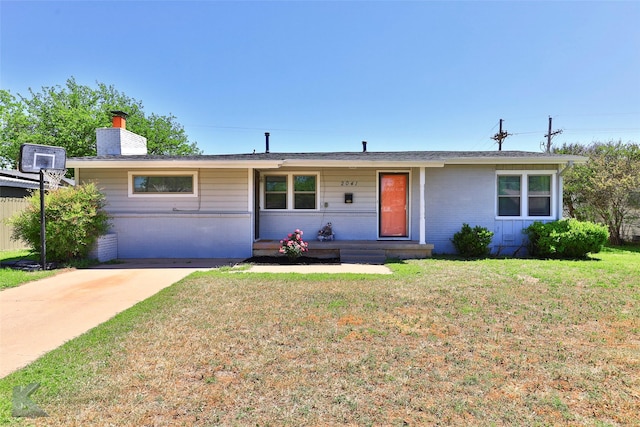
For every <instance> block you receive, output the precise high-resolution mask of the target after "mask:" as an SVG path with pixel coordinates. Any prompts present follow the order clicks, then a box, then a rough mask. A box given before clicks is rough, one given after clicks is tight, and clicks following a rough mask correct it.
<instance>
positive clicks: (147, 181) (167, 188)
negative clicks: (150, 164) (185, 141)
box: [128, 171, 198, 197]
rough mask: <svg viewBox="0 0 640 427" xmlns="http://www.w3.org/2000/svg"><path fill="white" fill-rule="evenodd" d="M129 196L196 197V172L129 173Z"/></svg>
mask: <svg viewBox="0 0 640 427" xmlns="http://www.w3.org/2000/svg"><path fill="white" fill-rule="evenodd" d="M128 181H129V183H128V186H129V196H130V197H136V196H142V197H144V196H166V197H176V196H179V197H193V196H197V191H198V189H197V172H195V171H187V172H177V171H176V172H173V171H171V172H129V179H128Z"/></svg>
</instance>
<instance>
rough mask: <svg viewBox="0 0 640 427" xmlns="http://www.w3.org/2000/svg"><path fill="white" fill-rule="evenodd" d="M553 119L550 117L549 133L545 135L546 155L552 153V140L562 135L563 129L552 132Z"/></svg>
mask: <svg viewBox="0 0 640 427" xmlns="http://www.w3.org/2000/svg"><path fill="white" fill-rule="evenodd" d="M552 120H553V119H552V118H551V116H549V132H548V133H547V134H546V135H545V137H546V138H547V146H546V149H545V152H546V153H550V152H551V138H553V137H554V136H556V135H559V134H561V133H562V129H558V130H557V131H554V132H551V122H552Z"/></svg>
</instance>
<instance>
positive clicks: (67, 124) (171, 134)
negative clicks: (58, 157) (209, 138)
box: [0, 77, 201, 167]
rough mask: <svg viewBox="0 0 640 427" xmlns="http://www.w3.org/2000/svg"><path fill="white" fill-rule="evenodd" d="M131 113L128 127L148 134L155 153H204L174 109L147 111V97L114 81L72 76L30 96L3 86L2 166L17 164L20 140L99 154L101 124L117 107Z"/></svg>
mask: <svg viewBox="0 0 640 427" xmlns="http://www.w3.org/2000/svg"><path fill="white" fill-rule="evenodd" d="M112 110H120V111H125V112H126V113H128V114H129V117H128V118H127V129H129V130H131V131H132V132H135V133H137V134H139V135H142V136H144V137H146V138H147V149H148V152H149V154H164V155H191V154H201V150H200V149H198V148H197V146H196V143H195V142H190V141H189V139H188V137H187V135H186V134H185V132H184V128H183V127H182V125H180V124H179V123H178V122H177V121H176V117H175V116H173V115H171V114H170V115H168V116H161V115H157V114H149V115H147V114H145V112H144V109H143V106H142V102H141V101H138V100H135V99H133V98H130V97H128V96H126V95H125V94H123V93H121V92H119V91H118V90H116V89H115V88H114V87H113V86H107V85H106V84H104V83H97V87H96V88H92V87H89V86H84V85H80V84H78V83H77V82H76V80H75V79H74V78H73V77H71V78H69V79H68V80H67V82H66V84H65V85H64V86H52V87H43V88H42V90H41V91H40V92H34V91H33V90H31V89H29V96H22V95H17V96H14V95H13V94H11V93H10V92H9V91H6V90H0V141H1V142H2V144H1V145H0V166H2V167H15V166H16V162H17V159H18V154H19V151H20V144H23V143H31V144H44V145H54V146H59V147H64V148H65V149H66V150H67V156H68V157H82V156H94V155H96V135H95V130H96V128H100V127H109V126H110V125H111V113H110V112H111V111H112Z"/></svg>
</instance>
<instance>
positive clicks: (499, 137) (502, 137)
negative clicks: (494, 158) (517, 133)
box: [491, 119, 512, 151]
mask: <svg viewBox="0 0 640 427" xmlns="http://www.w3.org/2000/svg"><path fill="white" fill-rule="evenodd" d="M502 121H503V120H502V119H500V131H499V132H498V133H496V134H495V135H493V136H492V137H491V139H493V140H495V141H497V142H498V151H502V141H504V140H505V139H506V138H507V137H508V136H509V135H512V134H510V133H507V132H505V131H503V130H502Z"/></svg>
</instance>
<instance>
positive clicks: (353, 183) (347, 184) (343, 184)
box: [340, 180, 358, 187]
mask: <svg viewBox="0 0 640 427" xmlns="http://www.w3.org/2000/svg"><path fill="white" fill-rule="evenodd" d="M340 186H341V187H357V186H358V181H350V180H346V181H340Z"/></svg>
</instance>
